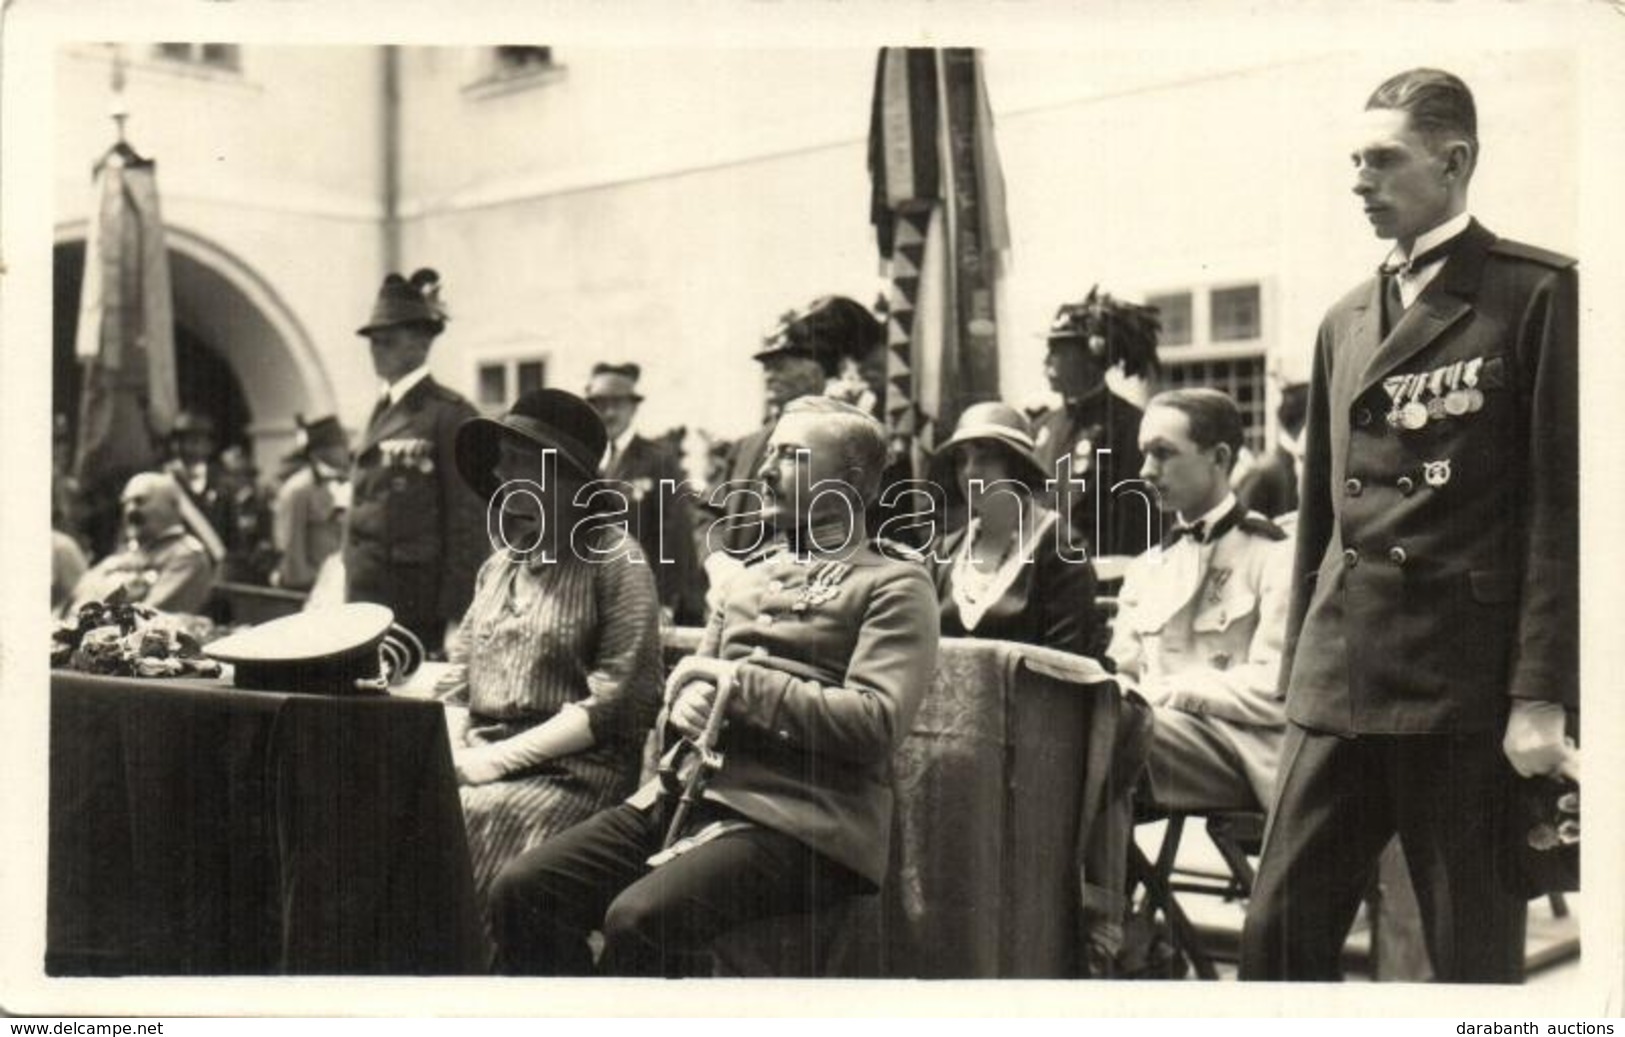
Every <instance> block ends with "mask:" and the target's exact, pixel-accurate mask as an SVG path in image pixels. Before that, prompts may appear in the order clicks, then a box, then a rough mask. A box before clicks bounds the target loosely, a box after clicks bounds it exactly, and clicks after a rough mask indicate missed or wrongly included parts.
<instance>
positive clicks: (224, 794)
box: [46, 671, 485, 976]
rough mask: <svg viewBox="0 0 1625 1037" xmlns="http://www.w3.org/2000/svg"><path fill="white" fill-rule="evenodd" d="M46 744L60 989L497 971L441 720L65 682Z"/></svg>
mask: <svg viewBox="0 0 1625 1037" xmlns="http://www.w3.org/2000/svg"><path fill="white" fill-rule="evenodd" d="M50 746H51V748H50V772H51V773H50V804H49V811H50V820H49V830H50V862H49V878H48V883H47V908H46V972H47V973H48V974H51V975H57V976H91V975H95V976H105V975H221V974H236V975H245V974H248V975H251V974H272V973H302V974H435V973H467V972H473V971H479V970H480V969H481V968H482V966H483V957H482V956H483V954H484V953H485V947H484V944H483V935H482V932H481V929H480V925H479V921H478V916H477V913H476V908H475V904H474V896H473V884H472V877H471V873H470V867H469V860H468V847H467V842H466V838H465V835H464V832H463V823H462V814H461V809H460V807H459V804H458V800H457V784H456V778H455V775H454V773H453V771H452V766H451V755H450V747H449V744H448V742H447V738H446V731H445V722H444V719H443V715H442V707H441V706H440V705H439V704H438V703H434V702H423V701H412V700H407V699H398V698H370V697H365V698H364V697H355V696H351V697H340V696H331V697H330V696H322V695H303V694H277V693H270V692H259V691H241V690H235V689H233V688H231V687H229V686H227V685H225V684H224V683H222V682H221V681H218V680H163V681H158V680H136V679H127V678H111V677H92V676H86V675H83V674H78V673H71V672H66V671H57V672H54V673H53V674H52V676H51V743H50Z"/></svg>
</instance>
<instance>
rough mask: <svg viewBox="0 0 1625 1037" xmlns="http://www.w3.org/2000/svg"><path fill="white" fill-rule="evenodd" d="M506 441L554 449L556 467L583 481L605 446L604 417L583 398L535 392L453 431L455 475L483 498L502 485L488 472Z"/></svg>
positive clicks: (592, 474) (556, 391)
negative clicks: (498, 413)
mask: <svg viewBox="0 0 1625 1037" xmlns="http://www.w3.org/2000/svg"><path fill="white" fill-rule="evenodd" d="M505 438H509V439H518V440H521V441H523V442H526V443H532V444H535V445H537V446H541V447H543V448H551V449H553V450H556V451H558V458H559V465H560V467H561V468H568V469H570V470H573V471H574V472H575V473H576V474H577V475H580V476H582V477H583V478H586V479H596V478H597V477H598V462H599V460H600V459H601V458H602V457H603V456H604V448H605V447H606V446H608V444H609V434H608V433H607V432H605V431H604V422H603V419H601V418H599V416H598V412H597V411H595V410H593V409H592V406H591V405H590V404H588V403H587V401H586V400H583V399H582V398H581V397H579V396H577V395H575V394H574V393H568V392H565V391H564V390H563V389H533V390H531V391H530V392H527V393H525V395H523V396H521V397H519V399H518V400H516V401H514V405H513V408H512V409H511V410H509V411H508V413H506V414H504V415H502V416H501V417H499V418H469V419H468V420H467V421H465V422H463V424H462V425H461V427H459V428H458V429H457V472H458V474H459V475H461V476H462V477H463V481H464V482H465V483H467V484H468V485H469V487H470V488H471V489H472V490H473V491H474V492H475V493H478V494H479V495H480V496H481V497H485V498H487V499H489V498H490V497H491V495H492V494H494V493H496V491H497V489H498V487H499V486H500V485H501V483H500V482H499V481H498V480H497V477H496V473H495V472H494V471H493V470H492V469H494V468H495V467H496V463H497V455H498V454H499V453H500V452H501V446H500V444H501V442H502V440H503V439H505ZM538 474H539V473H538Z"/></svg>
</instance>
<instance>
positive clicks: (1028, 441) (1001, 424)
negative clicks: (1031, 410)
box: [937, 400, 1049, 488]
mask: <svg viewBox="0 0 1625 1037" xmlns="http://www.w3.org/2000/svg"><path fill="white" fill-rule="evenodd" d="M975 442H984V443H986V442H993V443H998V444H1000V445H1001V446H1003V447H1004V448H1005V450H1006V452H1008V453H1009V454H1010V455H1011V456H1012V457H1013V458H1014V459H1015V462H1016V464H1015V469H1016V470H1015V471H1013V472H1012V473H1011V475H1013V476H1015V477H1016V478H1019V479H1021V480H1022V481H1024V482H1026V483H1027V484H1028V485H1029V486H1032V487H1034V488H1037V487H1041V486H1043V485H1044V481H1045V480H1046V479H1048V478H1049V473H1047V472H1045V471H1044V466H1043V465H1042V464H1040V463H1039V461H1038V456H1037V455H1036V454H1035V453H1034V452H1033V451H1034V444H1033V431H1032V425H1031V424H1029V423H1028V421H1027V418H1026V417H1025V416H1024V415H1023V414H1022V413H1021V412H1020V411H1018V410H1016V409H1015V408H1014V407H1012V406H1010V405H1009V404H1008V403H1004V402H1002V401H999V400H989V401H988V402H986V403H974V404H972V405H970V406H969V407H966V408H965V411H964V413H962V414H961V415H960V416H959V423H958V424H956V425H955V426H954V434H953V435H952V436H949V437H948V441H947V442H946V443H944V444H942V446H941V447H939V448H938V450H937V455H938V457H940V458H942V459H943V460H944V461H951V460H952V459H953V456H954V454H955V452H956V451H957V450H958V448H959V447H960V446H961V445H963V444H965V443H975Z"/></svg>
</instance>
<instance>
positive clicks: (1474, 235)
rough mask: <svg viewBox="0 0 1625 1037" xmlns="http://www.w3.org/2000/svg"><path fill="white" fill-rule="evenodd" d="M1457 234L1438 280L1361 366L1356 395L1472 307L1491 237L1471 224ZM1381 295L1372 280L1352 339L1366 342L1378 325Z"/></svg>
mask: <svg viewBox="0 0 1625 1037" xmlns="http://www.w3.org/2000/svg"><path fill="white" fill-rule="evenodd" d="M1462 236H1463V238H1464V240H1463V242H1462V244H1461V245H1460V246H1459V247H1458V248H1457V249H1456V252H1455V254H1454V255H1452V256H1451V257H1450V259H1449V260H1448V261H1447V262H1446V263H1445V265H1444V269H1443V270H1441V271H1439V276H1438V277H1437V278H1435V279H1434V280H1433V282H1432V283H1431V284H1429V285H1428V286H1427V288H1426V289H1424V290H1423V292H1422V294H1421V295H1420V296H1419V297H1418V298H1417V300H1416V302H1414V303H1413V304H1411V307H1410V308H1409V309H1407V310H1406V311H1405V315H1404V316H1403V317H1401V318H1400V319H1399V323H1398V324H1396V325H1395V326H1394V329H1393V331H1392V332H1390V333H1389V335H1388V338H1387V339H1385V340H1384V341H1383V342H1382V344H1381V345H1380V346H1379V347H1378V348H1377V350H1376V353H1375V355H1374V356H1372V357H1371V360H1370V362H1369V363H1367V364H1366V365H1365V367H1364V369H1363V370H1364V373H1363V374H1362V375H1361V376H1360V383H1359V386H1358V388H1357V391H1356V393H1355V395H1359V394H1361V393H1364V392H1365V391H1366V390H1368V389H1370V388H1371V387H1372V386H1373V385H1375V384H1376V383H1378V382H1379V381H1381V380H1382V379H1383V377H1384V376H1385V375H1387V374H1388V373H1389V372H1390V371H1392V370H1394V369H1395V368H1396V367H1399V366H1400V365H1401V364H1403V363H1405V362H1406V361H1407V360H1409V359H1410V358H1411V357H1413V356H1415V355H1416V354H1417V353H1420V352H1421V351H1422V350H1424V349H1426V348H1427V347H1428V346H1430V345H1432V344H1433V343H1434V342H1435V341H1436V340H1437V339H1438V337H1439V336H1440V335H1442V334H1444V332H1445V331H1446V329H1448V328H1449V327H1450V326H1451V325H1453V324H1455V323H1456V322H1457V321H1458V320H1460V319H1461V318H1462V317H1464V316H1465V315H1466V314H1467V312H1468V311H1469V310H1471V309H1472V303H1473V299H1474V298H1476V297H1477V295H1478V286H1479V282H1480V280H1481V278H1482V275H1483V271H1484V259H1485V257H1486V255H1487V254H1488V251H1489V247H1490V245H1492V244H1494V242H1495V235H1494V234H1491V233H1490V232H1489V231H1487V230H1485V229H1484V228H1483V227H1482V226H1481V225H1480V224H1479V223H1478V221H1477V220H1474V221H1473V222H1472V223H1470V224H1469V225H1468V227H1467V229H1466V230H1464V231H1462ZM1381 291H1382V282H1381V281H1380V280H1377V281H1374V282H1373V289H1372V296H1371V301H1370V302H1368V304H1367V305H1366V308H1365V313H1364V314H1363V315H1362V316H1363V319H1364V320H1365V321H1366V322H1367V323H1368V324H1369V325H1370V327H1369V329H1366V330H1365V331H1363V333H1362V335H1361V336H1357V338H1356V341H1368V340H1369V339H1370V338H1371V331H1372V330H1374V329H1375V328H1376V326H1377V315H1378V314H1379V313H1380V312H1381V303H1380V300H1378V299H1377V293H1379V292H1381Z"/></svg>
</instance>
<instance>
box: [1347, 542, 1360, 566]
mask: <svg viewBox="0 0 1625 1037" xmlns="http://www.w3.org/2000/svg"><path fill="white" fill-rule="evenodd" d="M1343 564H1344V565H1346V566H1348V567H1349V568H1350V569H1352V568H1354V567H1355V566H1356V565H1359V564H1360V552H1358V551H1356V550H1355V549H1354V548H1352V547H1350V548H1346V549H1344V551H1343Z"/></svg>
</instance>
